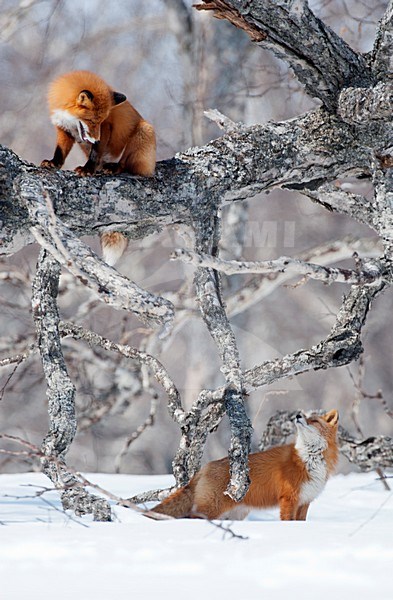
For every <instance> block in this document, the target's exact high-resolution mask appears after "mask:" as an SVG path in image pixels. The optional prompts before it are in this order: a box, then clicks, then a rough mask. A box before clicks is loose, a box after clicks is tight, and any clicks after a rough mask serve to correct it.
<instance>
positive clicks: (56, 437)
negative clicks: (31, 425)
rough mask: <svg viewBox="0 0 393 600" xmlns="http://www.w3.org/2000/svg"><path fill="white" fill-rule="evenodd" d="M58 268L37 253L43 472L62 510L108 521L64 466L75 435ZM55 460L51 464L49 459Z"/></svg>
mask: <svg viewBox="0 0 393 600" xmlns="http://www.w3.org/2000/svg"><path fill="white" fill-rule="evenodd" d="M59 277H60V264H59V263H58V262H57V261H56V260H55V259H54V258H53V257H52V256H51V255H50V254H49V253H48V252H47V251H46V250H41V253H40V255H39V258H38V265H37V272H36V276H35V279H34V282H33V297H32V308H33V318H34V321H35V324H36V330H37V344H38V348H39V350H40V354H41V360H42V366H43V370H44V374H45V378H46V382H47V396H48V414H49V423H50V425H49V431H48V434H47V436H46V437H45V439H44V441H43V443H42V451H43V453H44V454H45V455H46V456H48V459H42V461H41V462H42V469H43V472H44V473H45V474H46V475H47V476H48V477H49V478H50V479H51V481H52V482H53V483H54V485H55V487H56V488H58V489H59V490H61V500H62V504H63V507H64V509H72V510H73V511H74V512H75V513H76V514H77V515H85V514H88V513H92V514H93V516H94V520H96V521H110V520H111V510H110V507H109V504H108V502H107V501H106V500H104V499H103V498H100V497H98V496H94V495H92V494H89V493H88V492H87V491H86V490H85V489H84V487H83V486H82V485H80V482H79V481H78V479H77V478H76V477H75V476H74V475H73V474H72V473H70V472H69V471H67V467H66V464H65V454H66V453H67V451H68V449H69V447H70V445H71V443H72V441H73V439H74V436H75V433H76V425H77V423H76V416H75V387H74V385H73V383H72V382H71V380H70V378H69V376H68V373H67V367H66V364H65V361H64V357H63V352H62V349H61V343H60V334H59V314H58V309H57V304H56V297H57V293H58V285H59ZM53 456H54V457H58V459H59V460H58V461H54V460H52V459H51V458H49V457H53Z"/></svg>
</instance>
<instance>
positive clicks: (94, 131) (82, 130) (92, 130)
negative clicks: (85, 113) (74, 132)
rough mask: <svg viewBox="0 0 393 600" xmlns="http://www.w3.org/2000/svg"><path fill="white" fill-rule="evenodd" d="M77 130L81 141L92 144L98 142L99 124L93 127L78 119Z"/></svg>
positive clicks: (99, 134) (99, 135)
mask: <svg viewBox="0 0 393 600" xmlns="http://www.w3.org/2000/svg"><path fill="white" fill-rule="evenodd" d="M78 132H79V136H80V138H81V140H82V141H83V142H90V143H91V144H94V143H95V142H99V140H100V137H101V127H100V126H99V125H97V126H95V127H93V126H88V125H87V124H86V123H85V122H84V121H78Z"/></svg>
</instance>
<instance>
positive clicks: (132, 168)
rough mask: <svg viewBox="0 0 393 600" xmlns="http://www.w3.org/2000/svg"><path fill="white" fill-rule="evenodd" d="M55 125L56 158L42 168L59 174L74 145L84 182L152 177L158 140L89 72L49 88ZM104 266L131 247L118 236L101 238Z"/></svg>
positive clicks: (149, 127)
mask: <svg viewBox="0 0 393 600" xmlns="http://www.w3.org/2000/svg"><path fill="white" fill-rule="evenodd" d="M48 101H49V109H50V113H51V121H52V123H53V124H54V125H55V127H56V133H57V139H56V148H55V153H54V156H53V158H52V159H51V160H44V161H42V163H41V167H46V168H58V169H60V168H61V167H62V166H63V164H64V161H65V159H66V158H67V156H68V154H69V152H70V150H71V148H72V146H73V145H74V143H75V142H77V143H78V144H79V146H80V147H81V149H82V150H83V152H84V153H85V155H86V156H87V158H88V160H87V162H86V164H85V165H84V166H80V167H76V169H75V172H76V173H77V174H78V175H79V176H81V177H84V176H87V175H94V174H95V173H96V172H97V171H101V172H103V173H106V174H116V173H123V172H127V173H131V174H133V175H143V176H151V175H153V174H154V169H155V165H156V138H155V133H154V129H153V127H152V125H150V123H148V122H147V121H145V120H144V119H143V118H142V117H141V115H140V114H139V113H138V112H137V111H136V110H135V108H134V107H133V106H132V105H131V104H130V103H129V102H128V101H127V99H126V97H125V96H124V94H120V93H119V92H115V91H114V90H113V89H112V88H111V87H110V86H109V85H108V84H107V83H105V81H103V79H101V77H98V75H95V74H94V73H91V72H90V71H72V72H70V73H66V74H64V75H61V76H60V77H58V78H57V79H56V80H55V81H53V82H52V83H51V85H50V87H49V94H48ZM101 243H102V248H103V255H104V260H105V261H106V262H107V263H108V264H110V265H114V264H115V263H116V261H117V260H118V259H119V258H120V256H121V255H122V254H123V252H124V250H125V248H126V246H127V242H126V238H125V237H124V236H123V235H122V234H121V233H118V232H109V233H104V234H103V235H102V236H101Z"/></svg>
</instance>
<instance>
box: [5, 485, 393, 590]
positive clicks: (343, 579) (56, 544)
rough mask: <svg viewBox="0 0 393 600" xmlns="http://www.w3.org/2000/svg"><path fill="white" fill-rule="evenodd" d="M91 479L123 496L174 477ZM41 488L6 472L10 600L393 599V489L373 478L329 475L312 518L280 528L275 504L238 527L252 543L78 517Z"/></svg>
mask: <svg viewBox="0 0 393 600" xmlns="http://www.w3.org/2000/svg"><path fill="white" fill-rule="evenodd" d="M89 477H90V480H91V481H94V482H95V483H98V484H99V485H101V486H102V487H104V488H105V489H108V490H111V491H112V492H114V493H116V494H118V495H119V496H122V497H127V496H130V495H132V494H134V493H137V492H140V491H144V490H147V489H152V488H157V487H166V486H168V485H169V484H170V483H171V481H172V479H171V477H170V476H166V475H165V476H132V475H103V474H94V475H90V476H89ZM40 485H43V486H47V485H48V480H47V479H46V478H45V477H44V476H42V475H40V474H36V473H27V474H22V475H20V474H18V475H1V476H0V598H1V599H2V600H22V599H23V600H35V599H40V600H42V599H43V598H53V599H55V600H65V599H70V598H72V599H75V600H123V599H127V600H130V599H133V600H150V599H153V598H154V599H155V600H156V599H157V598H160V599H167V598H168V599H171V600H177V599H182V600H183V599H184V600H194V599H195V600H196V599H198V600H205V599H206V600H210V599H212V600H221V599H222V600H224V599H225V600H231V599H235V598H236V599H238V600H265V599H266V600H275V599H280V600H281V599H287V598H293V599H294V600H296V599H299V600H307V599H312V600H324V599H325V598H329V600H333V599H334V600H341V599H346V600H362V599H364V600H370V599H373V598H378V600H388V599H389V600H391V599H392V598H393V495H392V492H386V491H384V489H383V487H382V485H381V483H380V482H379V481H377V480H376V476H375V474H374V473H369V474H361V475H360V474H352V475H348V476H341V475H340V476H336V477H334V478H332V479H331V480H330V481H329V482H328V484H327V487H326V489H325V491H324V493H323V494H322V496H321V497H320V498H318V499H317V500H316V501H315V502H314V503H313V504H312V505H311V508H310V511H309V520H308V521H307V522H285V523H282V522H280V521H279V520H278V513H277V511H275V510H274V511H273V510H272V511H263V512H258V513H252V514H251V515H250V516H249V518H248V520H246V521H236V522H232V523H231V525H230V526H231V529H232V530H233V532H234V533H236V534H239V535H242V536H247V539H237V538H233V537H232V538H231V536H230V535H229V534H224V532H223V531H222V530H220V529H218V528H216V527H215V526H214V525H213V524H211V523H208V522H204V521H198V520H178V521H174V520H171V521H152V520H150V519H147V518H145V517H143V516H142V515H140V514H138V513H136V512H134V511H132V510H128V509H125V508H119V507H117V508H116V509H115V512H116V521H115V522H114V523H93V522H92V521H91V520H90V519H89V518H86V517H85V518H84V519H75V520H71V519H70V518H69V517H68V516H66V515H65V514H64V513H63V512H61V510H60V503H59V500H58V496H57V494H56V493H52V492H50V493H47V494H45V495H44V496H43V497H41V498H37V497H34V491H35V490H36V489H37V488H36V487H29V486H40ZM26 486H28V487H26ZM28 496H33V497H28ZM56 509H58V510H56Z"/></svg>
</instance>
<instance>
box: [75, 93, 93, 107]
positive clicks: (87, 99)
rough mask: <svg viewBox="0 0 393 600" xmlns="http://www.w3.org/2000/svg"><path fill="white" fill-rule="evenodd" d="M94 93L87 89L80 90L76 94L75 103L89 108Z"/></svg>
mask: <svg viewBox="0 0 393 600" xmlns="http://www.w3.org/2000/svg"><path fill="white" fill-rule="evenodd" d="M93 98H94V95H93V94H92V93H91V92H90V91H89V90H82V91H81V92H80V94H79V96H78V100H77V103H78V105H79V106H84V107H85V108H91V107H92V103H93Z"/></svg>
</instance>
